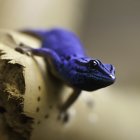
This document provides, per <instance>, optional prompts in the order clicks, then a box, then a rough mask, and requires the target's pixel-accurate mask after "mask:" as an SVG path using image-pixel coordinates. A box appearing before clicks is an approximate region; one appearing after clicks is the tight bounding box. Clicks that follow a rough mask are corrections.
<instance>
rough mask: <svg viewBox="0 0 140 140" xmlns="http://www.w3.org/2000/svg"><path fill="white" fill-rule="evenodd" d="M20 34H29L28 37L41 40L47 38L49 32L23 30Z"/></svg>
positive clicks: (43, 30)
mask: <svg viewBox="0 0 140 140" xmlns="http://www.w3.org/2000/svg"><path fill="white" fill-rule="evenodd" d="M19 32H20V33H23V34H27V35H31V36H33V37H36V38H39V39H43V38H44V37H45V34H46V32H47V30H45V29H37V30H36V29H23V30H19Z"/></svg>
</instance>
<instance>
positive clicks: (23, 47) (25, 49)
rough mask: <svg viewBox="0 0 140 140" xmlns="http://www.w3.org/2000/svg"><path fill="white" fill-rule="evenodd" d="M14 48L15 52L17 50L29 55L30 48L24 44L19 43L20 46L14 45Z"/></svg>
mask: <svg viewBox="0 0 140 140" xmlns="http://www.w3.org/2000/svg"><path fill="white" fill-rule="evenodd" d="M15 50H16V51H17V52H19V53H22V54H26V55H28V56H31V48H29V47H26V46H25V45H24V46H23V45H22V47H21V45H20V47H16V48H15Z"/></svg>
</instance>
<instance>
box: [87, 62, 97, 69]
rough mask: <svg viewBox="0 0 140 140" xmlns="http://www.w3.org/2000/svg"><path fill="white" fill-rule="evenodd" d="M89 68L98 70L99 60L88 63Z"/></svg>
mask: <svg viewBox="0 0 140 140" xmlns="http://www.w3.org/2000/svg"><path fill="white" fill-rule="evenodd" d="M88 66H89V67H90V68H91V69H94V68H97V66H98V61H97V60H90V61H89V62H88Z"/></svg>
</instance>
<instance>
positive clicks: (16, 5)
mask: <svg viewBox="0 0 140 140" xmlns="http://www.w3.org/2000/svg"><path fill="white" fill-rule="evenodd" d="M53 27H63V28H67V29H69V30H72V31H74V32H75V33H76V34H78V36H79V37H80V38H81V40H82V42H83V44H84V46H85V48H86V50H87V53H88V54H89V55H90V56H92V57H95V58H99V59H101V60H102V61H103V62H106V63H112V64H113V65H114V66H115V67H116V77H117V80H116V83H115V84H114V85H113V86H111V87H108V88H106V89H102V90H100V91H97V92H95V93H94V94H93V95H92V97H93V100H94V103H95V108H94V109H93V112H94V113H95V112H96V113H95V114H94V117H93V118H94V119H95V120H98V121H97V123H95V122H96V121H95V122H94V123H93V124H92V126H90V127H89V128H88V126H87V127H86V126H85V125H86V121H85V122H84V120H82V123H80V122H76V123H77V124H76V125H74V126H75V127H76V128H77V129H76V130H77V131H78V132H77V134H78V135H80V134H81V135H82V136H81V137H80V136H79V137H80V138H81V139H82V138H83V140H84V139H88V140H90V139H95V140H139V139H140V134H139V132H140V109H139V107H140V86H139V83H140V74H139V73H140V65H139V59H140V54H139V53H140V1H138V0H61V1H58V0H36V1H35V0H30V1H29V0H24V1H23V0H12V1H11V0H0V28H2V29H3V28H6V29H21V28H53ZM98 92H99V93H101V94H98ZM82 113H84V112H82ZM93 118H92V119H93ZM97 118H98V119H97ZM77 121H79V119H77ZM82 126H85V127H84V128H83V127H82ZM89 129H90V130H89ZM73 133H74V132H71V133H69V134H68V136H71V135H70V134H73ZM75 137H76V136H75ZM65 138H67V135H66V136H65ZM72 138H73V139H74V136H73V137H72Z"/></svg>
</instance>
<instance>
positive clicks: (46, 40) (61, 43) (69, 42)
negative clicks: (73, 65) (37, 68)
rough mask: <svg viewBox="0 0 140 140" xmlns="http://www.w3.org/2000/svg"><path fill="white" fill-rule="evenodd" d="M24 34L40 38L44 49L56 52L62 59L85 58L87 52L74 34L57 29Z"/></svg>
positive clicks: (29, 31) (25, 31)
mask: <svg viewBox="0 0 140 140" xmlns="http://www.w3.org/2000/svg"><path fill="white" fill-rule="evenodd" d="M22 32H23V33H26V34H29V35H32V36H35V37H38V38H39V39H41V40H42V47H44V48H49V49H51V50H53V51H55V52H56V53H57V54H58V55H59V56H60V57H64V58H68V57H69V56H71V57H72V56H75V57H85V56H86V54H85V50H84V48H83V45H82V43H81V42H80V40H79V38H78V37H77V36H76V35H75V34H74V33H72V32H70V31H68V30H65V29H60V28H55V29H51V30H23V31H22Z"/></svg>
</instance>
